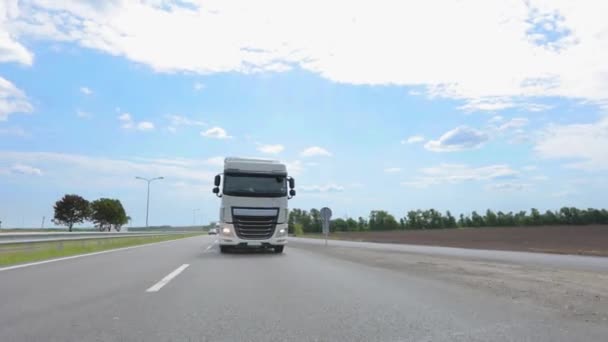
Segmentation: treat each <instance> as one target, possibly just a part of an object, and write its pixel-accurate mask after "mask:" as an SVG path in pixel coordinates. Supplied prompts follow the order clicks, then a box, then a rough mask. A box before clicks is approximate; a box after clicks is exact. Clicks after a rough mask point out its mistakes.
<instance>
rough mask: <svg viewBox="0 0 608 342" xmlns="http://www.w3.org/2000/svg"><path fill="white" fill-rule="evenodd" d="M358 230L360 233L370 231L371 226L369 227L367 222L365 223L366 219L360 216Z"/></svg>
mask: <svg viewBox="0 0 608 342" xmlns="http://www.w3.org/2000/svg"><path fill="white" fill-rule="evenodd" d="M357 228H358V229H359V230H360V231H363V230H368V229H369V226H368V225H367V221H365V219H364V218H363V217H361V216H359V220H358V221H357Z"/></svg>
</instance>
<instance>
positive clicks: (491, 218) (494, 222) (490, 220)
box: [484, 209, 498, 227]
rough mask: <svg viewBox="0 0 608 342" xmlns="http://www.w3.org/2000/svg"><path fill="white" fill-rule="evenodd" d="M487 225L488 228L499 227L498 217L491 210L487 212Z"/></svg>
mask: <svg viewBox="0 0 608 342" xmlns="http://www.w3.org/2000/svg"><path fill="white" fill-rule="evenodd" d="M484 220H485V223H486V225H487V226H488V227H496V226H498V216H496V214H494V212H493V211H492V210H490V209H488V210H486V217H485V219H484Z"/></svg>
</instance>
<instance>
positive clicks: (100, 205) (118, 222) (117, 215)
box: [91, 198, 129, 231]
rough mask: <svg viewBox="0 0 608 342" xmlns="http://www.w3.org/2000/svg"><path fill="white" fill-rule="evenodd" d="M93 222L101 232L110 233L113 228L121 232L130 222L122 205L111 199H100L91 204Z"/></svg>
mask: <svg viewBox="0 0 608 342" xmlns="http://www.w3.org/2000/svg"><path fill="white" fill-rule="evenodd" d="M91 220H92V221H93V222H94V223H95V225H96V226H97V228H99V230H100V231H104V230H107V231H110V230H111V229H112V228H114V229H115V230H116V231H120V228H121V227H122V226H123V225H124V224H126V223H127V222H128V221H129V219H128V216H127V213H126V212H125V209H124V208H123V206H122V203H120V201H119V200H117V199H111V198H100V199H98V200H95V201H93V203H91Z"/></svg>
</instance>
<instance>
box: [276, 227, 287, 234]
mask: <svg viewBox="0 0 608 342" xmlns="http://www.w3.org/2000/svg"><path fill="white" fill-rule="evenodd" d="M285 235H287V228H281V229H279V231H278V232H277V236H285Z"/></svg>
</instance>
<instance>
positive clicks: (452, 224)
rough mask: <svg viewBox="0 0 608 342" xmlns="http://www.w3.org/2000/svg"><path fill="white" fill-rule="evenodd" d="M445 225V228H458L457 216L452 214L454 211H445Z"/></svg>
mask: <svg viewBox="0 0 608 342" xmlns="http://www.w3.org/2000/svg"><path fill="white" fill-rule="evenodd" d="M443 226H444V227H445V228H456V227H457V226H458V225H457V224H456V218H455V217H454V216H452V213H450V211H449V210H448V211H447V212H446V213H445V219H444V224H443Z"/></svg>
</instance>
